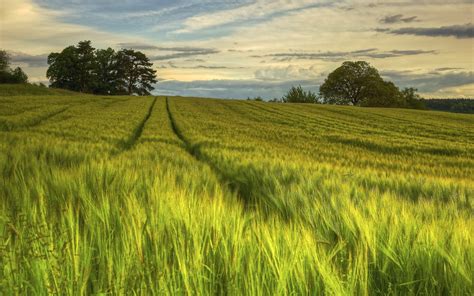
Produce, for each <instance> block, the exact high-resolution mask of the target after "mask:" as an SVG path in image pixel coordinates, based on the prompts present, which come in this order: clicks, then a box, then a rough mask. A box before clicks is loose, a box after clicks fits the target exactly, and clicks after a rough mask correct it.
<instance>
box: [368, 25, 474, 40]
mask: <svg viewBox="0 0 474 296" xmlns="http://www.w3.org/2000/svg"><path fill="white" fill-rule="evenodd" d="M377 31H378V32H386V33H389V34H394V35H416V36H429V37H456V38H458V39H466V38H474V25H473V24H472V23H468V24H464V25H453V26H443V27H437V28H401V29H394V30H390V29H377Z"/></svg>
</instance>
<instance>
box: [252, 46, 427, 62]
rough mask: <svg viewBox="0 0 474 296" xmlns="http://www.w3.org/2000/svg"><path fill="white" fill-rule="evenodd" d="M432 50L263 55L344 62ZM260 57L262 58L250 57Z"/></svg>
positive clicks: (408, 54)
mask: <svg viewBox="0 0 474 296" xmlns="http://www.w3.org/2000/svg"><path fill="white" fill-rule="evenodd" d="M435 53H436V51H434V50H391V51H378V50H377V49H376V48H368V49H361V50H355V51H327V52H316V53H314V52H313V53H303V52H288V53H276V54H269V55H265V56H267V57H273V58H274V59H276V60H278V61H291V60H293V59H297V60H327V61H334V62H338V61H344V60H348V59H353V58H373V59H383V58H395V57H403V56H413V55H421V54H435ZM252 57H262V56H252Z"/></svg>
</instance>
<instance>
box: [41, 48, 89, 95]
mask: <svg viewBox="0 0 474 296" xmlns="http://www.w3.org/2000/svg"><path fill="white" fill-rule="evenodd" d="M94 63H95V56H94V48H93V47H92V46H91V42H90V41H81V42H79V44H78V45H77V46H68V47H66V48H65V49H64V50H63V51H62V52H60V53H51V54H50V55H49V56H48V65H49V68H48V71H47V72H46V76H47V77H48V78H49V80H50V82H51V87H55V88H65V89H70V90H74V91H80V92H91V90H92V88H93V86H94V83H95V81H94V75H93V69H94Z"/></svg>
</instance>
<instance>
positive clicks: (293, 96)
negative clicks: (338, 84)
mask: <svg viewBox="0 0 474 296" xmlns="http://www.w3.org/2000/svg"><path fill="white" fill-rule="evenodd" d="M281 101H282V102H283V103H317V102H318V97H317V96H316V94H315V93H313V92H311V91H304V90H303V87H301V85H299V86H298V87H295V86H293V87H292V88H291V89H290V90H289V91H288V93H286V94H285V95H284V96H283V98H282V99H281Z"/></svg>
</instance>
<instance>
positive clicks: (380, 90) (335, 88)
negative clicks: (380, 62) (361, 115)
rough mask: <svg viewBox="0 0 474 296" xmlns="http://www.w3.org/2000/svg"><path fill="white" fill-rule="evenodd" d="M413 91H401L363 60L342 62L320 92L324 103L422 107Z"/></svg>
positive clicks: (418, 97) (409, 89)
mask: <svg viewBox="0 0 474 296" xmlns="http://www.w3.org/2000/svg"><path fill="white" fill-rule="evenodd" d="M415 92H416V90H415V89H413V88H408V89H405V90H403V91H400V90H399V88H398V87H397V86H396V85H395V84H393V82H391V81H385V80H383V79H382V77H381V76H380V74H379V72H378V71H377V69H375V68H374V67H372V66H370V64H369V63H367V62H364V61H358V62H344V63H343V64H342V66H340V67H339V68H337V69H336V70H334V71H333V72H332V73H330V74H329V76H328V77H327V78H326V80H325V81H324V83H323V84H322V85H321V87H320V90H319V93H320V96H321V97H322V99H323V102H324V103H327V104H338V105H354V106H366V107H399V108H422V107H423V104H422V102H421V98H420V96H418V95H417V94H416V93H415Z"/></svg>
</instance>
